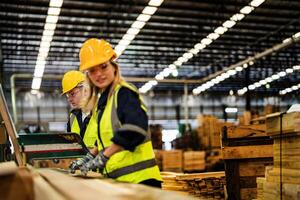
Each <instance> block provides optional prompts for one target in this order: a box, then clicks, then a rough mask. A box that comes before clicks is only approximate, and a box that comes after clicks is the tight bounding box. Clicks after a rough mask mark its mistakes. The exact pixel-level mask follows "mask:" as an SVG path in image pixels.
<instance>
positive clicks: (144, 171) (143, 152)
mask: <svg viewBox="0 0 300 200" xmlns="http://www.w3.org/2000/svg"><path fill="white" fill-rule="evenodd" d="M121 87H127V88H129V89H131V90H132V91H134V92H137V89H136V88H135V87H134V86H133V85H130V84H128V83H126V82H122V84H119V85H117V86H116V88H115V90H114V92H113V94H112V96H111V97H108V100H107V103H106V106H105V109H104V111H103V115H102V118H101V121H100V126H99V125H98V127H97V128H100V137H101V140H102V143H103V145H104V148H107V147H108V146H110V145H111V144H112V141H111V139H112V137H113V134H114V132H116V131H117V130H119V129H123V130H125V129H126V130H134V131H137V132H139V133H141V134H144V135H145V136H146V139H145V140H144V142H143V143H142V144H140V145H138V146H137V147H136V148H135V150H134V151H133V152H131V151H128V150H123V151H120V152H118V153H115V154H114V155H112V156H111V157H110V158H109V160H108V162H107V164H106V167H105V169H104V170H103V174H104V175H106V176H107V177H110V178H114V179H116V180H118V181H124V182H131V183H139V182H142V181H144V180H147V179H156V180H159V181H161V180H162V179H161V176H160V172H159V168H158V166H157V165H156V162H155V155H154V152H153V147H152V143H151V138H150V133H149V131H148V132H147V131H145V130H144V129H142V128H140V127H138V126H135V125H132V124H121V122H120V121H119V118H118V116H117V105H118V99H117V97H118V92H119V90H120V88H121ZM137 93H138V92H137ZM140 101H141V108H142V109H143V110H145V112H146V111H147V110H146V107H145V105H144V104H143V101H142V99H141V97H140ZM97 112H98V111H97ZM96 115H98V114H96ZM96 115H94V117H95V116H96ZM97 143H98V150H99V151H100V150H102V148H103V147H102V144H101V142H100V139H99V137H97Z"/></svg>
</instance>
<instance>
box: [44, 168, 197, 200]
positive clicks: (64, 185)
mask: <svg viewBox="0 0 300 200" xmlns="http://www.w3.org/2000/svg"><path fill="white" fill-rule="evenodd" d="M38 172H39V174H41V176H42V177H43V178H45V179H46V181H47V182H48V183H49V185H51V187H53V188H54V189H55V190H56V191H59V193H60V194H62V195H63V196H64V197H66V198H67V199H74V200H77V199H78V200H82V199H99V198H101V199H110V200H115V199H118V200H119V199H122V200H133V199H136V200H142V199H149V200H155V199H162V200H169V199H175V200H181V199H193V198H192V197H187V196H182V195H178V194H175V193H172V192H166V191H163V190H157V189H154V188H151V187H147V186H143V185H139V184H128V183H127V184H126V183H118V184H116V183H115V182H114V181H113V180H109V179H82V178H75V177H71V176H68V175H66V174H62V173H59V172H56V171H53V170H49V169H38Z"/></svg>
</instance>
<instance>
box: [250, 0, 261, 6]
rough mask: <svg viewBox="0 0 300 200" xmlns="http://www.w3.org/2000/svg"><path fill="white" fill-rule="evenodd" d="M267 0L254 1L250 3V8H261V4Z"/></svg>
mask: <svg viewBox="0 0 300 200" xmlns="http://www.w3.org/2000/svg"><path fill="white" fill-rule="evenodd" d="M264 1H265V0H253V1H251V2H250V6H253V7H258V6H260V4H262V3H263V2H264Z"/></svg>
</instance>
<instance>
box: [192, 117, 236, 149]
mask: <svg viewBox="0 0 300 200" xmlns="http://www.w3.org/2000/svg"><path fill="white" fill-rule="evenodd" d="M197 121H198V129H197V132H198V138H199V139H200V144H201V146H202V147H204V148H205V149H210V148H218V147H220V144H221V142H220V133H221V129H222V128H223V127H224V126H231V125H232V123H228V122H221V121H220V120H219V119H217V118H216V117H214V116H212V115H199V116H198V117H197Z"/></svg>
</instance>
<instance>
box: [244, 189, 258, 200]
mask: <svg viewBox="0 0 300 200" xmlns="http://www.w3.org/2000/svg"><path fill="white" fill-rule="evenodd" d="M256 195H257V190H256V188H241V198H240V199H241V200H252V199H255V198H256Z"/></svg>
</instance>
